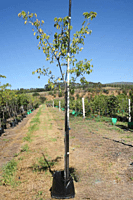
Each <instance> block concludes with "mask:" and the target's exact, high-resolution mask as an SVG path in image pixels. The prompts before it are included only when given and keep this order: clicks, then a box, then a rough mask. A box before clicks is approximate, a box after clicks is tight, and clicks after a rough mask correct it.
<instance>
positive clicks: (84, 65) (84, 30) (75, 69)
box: [18, 11, 97, 88]
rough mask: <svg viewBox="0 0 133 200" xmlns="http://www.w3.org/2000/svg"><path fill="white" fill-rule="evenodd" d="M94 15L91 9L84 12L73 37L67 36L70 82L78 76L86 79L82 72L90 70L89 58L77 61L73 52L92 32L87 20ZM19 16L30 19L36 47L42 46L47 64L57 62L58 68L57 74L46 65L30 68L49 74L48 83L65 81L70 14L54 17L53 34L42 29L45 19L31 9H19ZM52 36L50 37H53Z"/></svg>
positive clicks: (39, 72) (25, 20)
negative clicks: (79, 26) (27, 10)
mask: <svg viewBox="0 0 133 200" xmlns="http://www.w3.org/2000/svg"><path fill="white" fill-rule="evenodd" d="M96 15H97V13H96V12H93V11H91V12H90V13H88V12H84V13H83V17H84V20H83V22H82V24H81V28H80V29H79V30H78V31H76V32H75V33H74V34H73V38H72V39H71V40H70V48H69V52H70V56H69V61H70V65H71V68H70V70H69V73H70V74H71V75H72V76H71V79H70V83H71V82H75V81H76V79H77V78H78V77H81V78H80V82H81V83H83V82H87V81H86V79H85V77H84V75H85V74H90V73H91V72H92V68H93V65H91V64H90V62H91V60H87V59H84V60H81V61H78V60H77V58H76V54H78V53H79V52H80V51H82V50H83V45H84V40H85V38H86V35H88V34H91V32H92V31H91V30H89V28H88V26H89V24H90V23H89V20H92V19H93V18H95V17H96ZM18 17H22V18H23V19H24V24H27V23H30V24H31V25H32V26H33V27H34V28H32V30H33V32H34V36H36V38H37V40H39V44H38V49H42V50H43V53H44V54H45V55H46V61H49V62H50V64H52V63H54V61H56V62H57V65H56V66H57V67H59V69H60V76H58V77H55V75H54V74H53V73H52V71H51V70H50V69H49V68H48V67H44V66H43V69H42V68H38V69H37V70H36V71H34V72H32V73H33V74H35V73H38V74H39V76H38V78H40V75H42V74H43V75H45V76H48V77H49V79H48V83H49V85H50V87H52V88H53V87H54V83H56V82H57V81H64V82H65V81H66V78H67V68H66V66H67V59H68V39H69V30H72V28H73V27H72V26H71V25H70V24H69V17H68V16H66V17H64V18H61V17H59V18H57V17H55V18H54V27H55V29H56V31H55V33H54V35H53V36H52V35H48V34H47V33H45V32H44V30H43V28H42V26H43V25H44V20H41V21H39V20H38V19H37V14H36V13H30V12H27V13H26V12H25V11H22V12H21V13H19V14H18ZM52 37H53V38H52Z"/></svg>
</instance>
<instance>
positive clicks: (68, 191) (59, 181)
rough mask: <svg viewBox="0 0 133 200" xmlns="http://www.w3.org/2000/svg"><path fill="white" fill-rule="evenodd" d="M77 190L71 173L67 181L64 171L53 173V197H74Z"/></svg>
mask: <svg viewBox="0 0 133 200" xmlns="http://www.w3.org/2000/svg"><path fill="white" fill-rule="evenodd" d="M74 196H75V190H74V184H73V179H72V177H71V175H69V179H68V180H67V181H66V182H65V180H64V171H57V172H55V173H54V174H53V185H52V190H51V197H52V198H55V199H70V198H74Z"/></svg>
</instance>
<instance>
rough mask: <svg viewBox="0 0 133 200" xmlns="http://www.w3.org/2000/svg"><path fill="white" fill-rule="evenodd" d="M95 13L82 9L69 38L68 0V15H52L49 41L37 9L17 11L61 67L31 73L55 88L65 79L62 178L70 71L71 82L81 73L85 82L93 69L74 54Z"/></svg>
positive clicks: (67, 144)
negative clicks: (57, 73)
mask: <svg viewBox="0 0 133 200" xmlns="http://www.w3.org/2000/svg"><path fill="white" fill-rule="evenodd" d="M96 15H97V13H96V12H92V11H91V12H90V13H88V12H84V13H83V17H84V21H83V23H82V25H81V28H80V29H79V30H78V31H76V33H74V34H73V38H72V39H71V40H70V30H72V28H73V27H72V26H71V0H69V16H66V17H64V18H61V17H59V18H57V17H55V18H54V27H55V28H56V31H55V33H54V35H53V41H52V39H51V38H50V35H48V34H46V33H45V32H44V31H43V29H42V26H43V24H44V20H41V21H39V20H38V19H37V14H36V13H30V12H28V13H26V12H25V11H22V12H21V13H19V14H18V16H19V17H22V18H23V19H24V20H25V22H24V23H25V24H27V23H30V24H31V25H32V26H33V27H34V28H33V29H32V30H33V31H34V35H36V38H37V39H38V40H39V44H38V49H41V48H42V50H43V52H44V54H45V55H46V61H49V62H50V63H51V64H52V63H54V61H56V62H57V65H56V66H57V67H59V69H60V76H59V77H55V76H54V75H53V74H52V71H51V70H50V69H49V68H45V67H43V69H41V68H38V69H37V70H36V71H35V72H33V74H35V73H38V74H39V76H38V78H40V75H42V74H43V75H45V76H48V77H49V79H48V83H49V86H50V87H51V88H54V84H56V82H57V81H63V82H64V83H65V94H66V95H65V152H66V155H65V170H64V176H65V177H64V178H65V181H67V180H68V179H69V73H70V74H71V75H72V77H71V80H70V83H71V82H75V81H76V79H77V78H78V77H81V78H80V82H81V83H85V82H87V80H86V79H85V77H84V75H85V74H90V73H91V72H92V69H91V68H92V67H93V65H91V64H90V62H91V61H89V60H87V59H84V61H83V60H81V61H78V60H77V58H76V54H78V53H79V52H80V51H82V50H83V47H82V46H83V45H84V39H85V38H86V35H87V34H91V32H92V31H91V30H89V28H88V26H89V19H91V20H92V19H93V18H95V17H96ZM69 65H71V66H72V67H71V69H69ZM64 67H65V69H64ZM59 89H60V88H59Z"/></svg>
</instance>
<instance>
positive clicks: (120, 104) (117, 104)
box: [47, 94, 133, 121]
mask: <svg viewBox="0 0 133 200" xmlns="http://www.w3.org/2000/svg"><path fill="white" fill-rule="evenodd" d="M128 99H131V117H132V119H133V105H132V103H133V101H132V96H130V97H127V96H126V95H125V94H120V95H117V96H114V95H110V96H105V95H96V96H95V97H94V98H91V99H90V98H84V105H85V115H86V116H89V115H91V114H98V115H102V116H110V117H116V116H117V118H125V121H127V118H128V116H129V105H128ZM53 101H54V106H59V101H60V105H61V108H65V101H64V99H61V100H60V99H54V100H53ZM53 101H51V102H50V101H49V102H47V104H48V105H50V103H51V105H52V104H53ZM69 108H70V110H71V111H72V112H73V113H72V114H74V113H75V114H77V115H78V114H82V111H83V108H82V97H79V98H77V99H74V97H73V96H70V105H69Z"/></svg>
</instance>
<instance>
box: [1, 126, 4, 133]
mask: <svg viewBox="0 0 133 200" xmlns="http://www.w3.org/2000/svg"><path fill="white" fill-rule="evenodd" d="M2 133H4V128H3V127H2V126H1V127H0V135H1V134H2Z"/></svg>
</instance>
